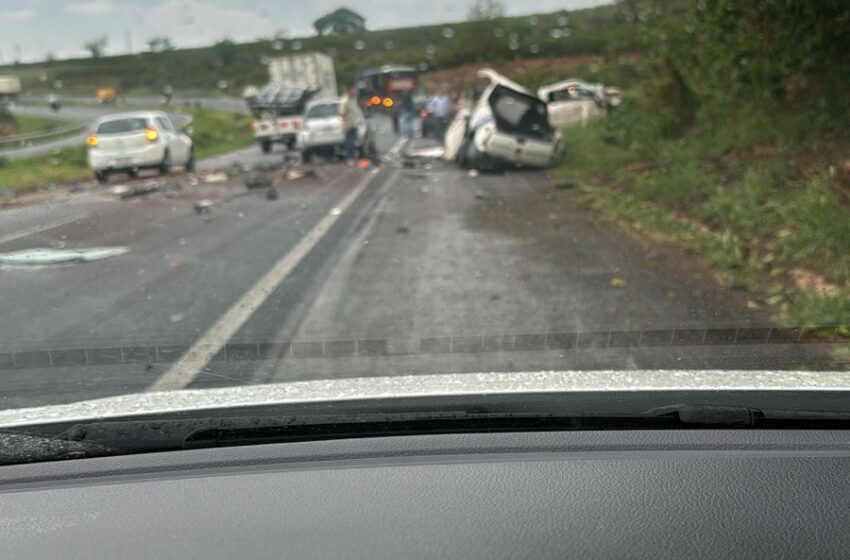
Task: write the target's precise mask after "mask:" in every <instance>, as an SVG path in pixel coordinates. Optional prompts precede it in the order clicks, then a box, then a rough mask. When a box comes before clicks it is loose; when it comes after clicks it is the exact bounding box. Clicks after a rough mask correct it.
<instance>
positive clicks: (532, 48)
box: [528, 45, 540, 54]
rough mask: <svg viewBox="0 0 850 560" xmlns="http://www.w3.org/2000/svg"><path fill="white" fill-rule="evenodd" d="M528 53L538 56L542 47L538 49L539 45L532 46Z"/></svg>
mask: <svg viewBox="0 0 850 560" xmlns="http://www.w3.org/2000/svg"><path fill="white" fill-rule="evenodd" d="M528 52H530V53H531V54H538V53H539V52H540V47H538V46H537V45H531V46H530V47H528Z"/></svg>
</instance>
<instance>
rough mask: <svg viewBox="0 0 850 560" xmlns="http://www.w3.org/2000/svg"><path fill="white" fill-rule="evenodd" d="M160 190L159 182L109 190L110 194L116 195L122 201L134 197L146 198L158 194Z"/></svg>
mask: <svg viewBox="0 0 850 560" xmlns="http://www.w3.org/2000/svg"><path fill="white" fill-rule="evenodd" d="M158 190H159V182H157V181H146V182H145V183H143V184H141V185H133V186H128V185H115V186H114V187H112V188H111V189H109V192H110V194H114V195H116V196H118V197H120V198H122V199H127V198H132V197H134V196H144V195H147V194H151V193H154V192H157V191H158Z"/></svg>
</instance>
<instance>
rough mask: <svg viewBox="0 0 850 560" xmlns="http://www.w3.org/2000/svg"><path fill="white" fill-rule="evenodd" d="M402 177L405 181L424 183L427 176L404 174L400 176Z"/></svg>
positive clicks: (423, 174) (422, 174)
mask: <svg viewBox="0 0 850 560" xmlns="http://www.w3.org/2000/svg"><path fill="white" fill-rule="evenodd" d="M402 177H404V178H405V179H410V180H413V181H416V180H421V181H424V180H425V179H427V178H428V175H427V174H425V173H404V174H402Z"/></svg>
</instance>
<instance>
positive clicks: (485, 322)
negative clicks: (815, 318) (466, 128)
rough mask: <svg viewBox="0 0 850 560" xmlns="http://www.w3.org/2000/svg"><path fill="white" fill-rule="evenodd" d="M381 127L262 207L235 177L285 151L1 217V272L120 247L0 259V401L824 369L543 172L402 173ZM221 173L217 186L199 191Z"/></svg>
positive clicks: (72, 196) (280, 175) (403, 166)
mask: <svg viewBox="0 0 850 560" xmlns="http://www.w3.org/2000/svg"><path fill="white" fill-rule="evenodd" d="M378 124H379V137H378V138H379V149H380V150H381V151H382V152H383V153H384V154H385V156H384V158H383V162H382V163H383V164H382V165H381V166H380V167H378V168H375V169H371V170H361V169H358V168H356V167H348V166H346V165H344V164H343V163H339V162H319V163H315V164H313V165H312V166H309V167H302V166H295V167H293V168H290V169H287V168H284V169H280V170H275V171H270V172H267V173H265V174H263V175H262V177H264V178H266V179H268V180H269V181H272V182H274V183H276V184H278V186H277V187H276V190H275V192H276V193H277V194H278V198H276V199H274V197H271V198H270V197H269V195H268V189H265V188H257V189H248V188H246V186H245V183H246V180H248V179H250V178H252V177H254V178H256V175H255V174H254V172H249V173H245V172H242V171H239V170H238V169H237V168H238V166H239V165H245V164H252V165H256V164H257V163H265V164H269V163H272V164H273V163H279V162H281V161H282V160H283V159H284V155H283V154H282V153H281V152H277V153H275V154H272V155H267V156H264V155H261V154H260V152H259V149H257V148H256V147H253V148H250V149H246V150H242V151H240V152H238V153H235V154H229V155H225V156H219V157H217V158H215V159H212V160H207V161H205V162H202V164H201V172H200V173H199V174H198V178H199V179H200V183H199V184H194V182H193V181H191V180H190V178H189V177H188V176H186V175H181V174H176V175H174V176H171V177H168V178H167V179H165V180H164V181H163V183H162V184H161V185H160V190H159V192H156V193H154V194H150V195H147V196H138V197H132V198H129V199H121V198H119V197H118V196H116V195H114V194H111V193H110V191H109V188H110V187H105V188H100V187H98V188H92V189H90V190H83V191H80V192H69V193H67V194H65V195H63V196H59V197H54V198H53V199H52V200H50V201H49V202H45V203H42V204H38V205H32V206H27V207H20V208H12V209H7V210H3V211H1V212H0V259H2V257H3V256H4V255H8V254H9V253H10V252H14V251H20V250H27V249H34V248H53V249H91V248H96V247H112V248H124V249H125V250H126V253H125V254H122V255H119V256H114V257H112V258H109V259H105V260H101V261H96V262H73V263H65V264H57V265H42V266H33V265H24V266H10V265H0V284H2V293H3V297H2V298H0V317H3V321H2V322H0V407H2V408H8V407H21V406H33V405H39V404H52V403H62V402H71V401H78V400H84V399H92V398H97V397H104V396H111V395H117V394H123V393H129V392H141V391H147V390H151V389H152V388H156V389H176V388H180V387H192V388H198V387H212V386H223V385H234V384H253V383H266V382H273V381H292V380H302V379H311V378H326V377H351V376H371V375H382V374H397V373H439V372H474V371H519V370H522V371H537V370H549V369H568V368H580V369H588V368H593V369H596V368H616V369H637V368H662V369H678V368H731V367H735V368H747V369H749V368H764V367H773V368H796V367H799V366H800V363H801V361H807V362H808V363H809V365H812V364H816V363H817V362H816V360H819V359H822V358H823V356H824V354H823V350H824V348H823V347H822V346H823V345H821V346H815V345H803V344H787V343H784V339H781V338H780V337H779V335H780V334H782V336H783V337H785V336H788V335H789V333H784V332H781V331H771V330H770V326H771V323H770V321H769V319H768V318H767V317H766V316H765V315H764V314H763V313H762V312H760V311H757V310H751V309H749V308H748V307H747V305H746V300H745V298H744V297H743V296H741V295H740V294H736V293H733V292H729V291H727V290H724V289H722V288H720V287H719V286H718V285H716V284H715V283H714V281H713V280H712V278H711V276H710V274H708V272H707V271H705V270H703V269H701V268H700V267H699V266H698V265H697V264H695V263H694V262H693V260H692V259H690V258H688V257H686V256H685V255H683V254H682V253H681V251H678V250H676V249H675V248H670V247H663V246H655V245H652V244H649V243H647V242H646V241H643V240H641V239H639V238H636V237H634V236H632V235H630V234H628V233H625V232H624V231H623V230H621V229H620V228H618V227H617V226H615V225H613V224H611V223H610V222H607V221H605V220H603V219H602V218H600V217H598V216H597V215H595V214H594V213H593V212H592V211H591V210H588V209H587V208H586V207H585V206H583V205H582V204H581V202H580V201H579V199H578V196H577V193H576V192H574V191H573V190H570V189H566V190H558V189H554V188H553V187H552V186H551V184H550V181H549V179H548V177H547V175H546V173H545V172H543V171H529V170H520V171H512V172H509V173H506V174H504V175H478V176H471V175H469V174H468V173H467V172H466V171H464V170H460V169H457V168H456V167H455V166H454V165H450V164H448V163H446V162H443V161H440V160H425V159H421V160H409V159H406V158H404V157H403V156H402V155H401V153H399V151H398V150H399V149H400V148H401V147H402V143H401V142H400V140H399V139H398V138H397V137H395V136H394V135H393V134H392V132H391V130H390V127H389V124H388V123H387V122H386V121H380V122H379V123H378ZM422 147H428V143H427V141H422V140H417V141H414V142H413V143H411V144H409V145H408V146H407V147H406V150H407V151H409V152H411V153H413V154H414V155H415V153H416V151H417V149H419V148H422ZM216 169H224V170H229V171H228V173H229V177H228V178H227V180H226V181H225V182H208V181H211V180H215V179H217V177H215V176H212V177H210V176H209V175H208V173H209V172H210V171H213V170H216ZM287 173H288V174H287ZM302 175H303V176H302ZM151 180H155V179H154V178H152V177H143V178H141V179H139V180H138V181H137V182H136V183H125V184H128V185H133V184H144V183H146V182H149V181H151ZM115 181H116V182H114V183H113V185H112V186H114V185H115V184H116V183H117V182H123V181H122V180H121V179H120V178H119V179H116V180H115ZM200 201H204V203H203V204H201V206H203V207H205V206H206V205H207V204H211V206H209V207H208V212H204V213H199V212H198V211H197V210H196V206H198V204H199V202H200ZM198 356H201V358H200V359H198ZM671 375H676V374H675V373H671Z"/></svg>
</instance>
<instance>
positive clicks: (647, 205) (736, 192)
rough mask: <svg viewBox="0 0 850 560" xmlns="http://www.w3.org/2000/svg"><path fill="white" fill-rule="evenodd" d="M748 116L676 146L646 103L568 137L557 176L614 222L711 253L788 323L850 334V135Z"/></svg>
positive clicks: (732, 282)
mask: <svg viewBox="0 0 850 560" xmlns="http://www.w3.org/2000/svg"><path fill="white" fill-rule="evenodd" d="M813 118H816V117H814V116H813V115H807V114H794V115H783V114H781V113H775V114H766V113H764V112H757V111H747V110H746V109H745V108H742V109H741V110H740V112H735V113H734V114H729V115H726V116H725V118H724V119H722V120H717V119H708V120H709V121H710V122H707V123H698V124H697V125H696V126H695V127H694V128H693V129H692V130H691V131H689V132H688V134H687V135H685V136H684V137H681V138H665V137H664V136H663V135H661V134H659V133H658V131H657V130H654V129H653V127H652V125H651V124H650V122H649V121H648V119H645V118H643V116H642V115H641V113H640V109H638V108H637V107H636V106H635V105H633V104H630V105H628V106H624V107H623V108H622V112H618V113H615V114H614V115H612V117H611V118H610V119H609V120H608V121H606V122H603V123H595V124H592V125H590V126H588V127H587V128H572V129H568V130H566V131H564V134H565V139H564V140H565V143H566V146H567V157H566V158H565V160H564V161H563V162H562V163H561V164H560V166H559V168H558V169H557V170H556V174H557V175H558V176H559V177H560V178H569V179H573V180H577V181H578V182H580V183H581V185H582V191H583V193H584V197H585V198H586V200H587V201H588V202H590V203H591V204H592V205H593V206H595V207H596V208H598V209H600V210H602V211H603V212H604V213H606V214H608V215H609V216H610V217H612V218H614V219H617V220H619V221H621V222H625V223H627V224H628V225H629V226H630V227H633V228H635V229H638V230H641V231H642V232H643V233H645V234H647V235H649V236H651V237H653V238H655V239H659V240H664V241H668V242H675V243H680V244H682V245H683V246H685V247H686V249H687V250H688V251H689V252H691V253H696V254H698V255H700V256H701V257H702V258H703V259H704V260H705V262H706V263H708V265H709V266H710V267H711V268H712V269H713V270H714V272H715V274H716V277H717V279H718V281H719V282H720V283H721V284H723V285H724V286H727V287H729V288H731V289H735V290H742V291H745V292H746V293H747V294H748V297H749V299H750V300H751V301H752V302H753V304H755V305H758V306H762V307H766V308H768V309H770V310H771V311H773V312H774V315H775V317H776V320H777V321H778V322H779V323H780V324H786V325H795V326H796V325H805V326H815V325H835V324H841V325H847V324H850V190H848V188H847V187H846V186H841V185H839V184H838V182H837V181H835V180H834V179H832V178H830V176H829V173H828V171H827V170H828V168H829V165H830V164H834V163H836V162H837V161H840V160H841V159H843V158H844V157H846V154H847V153H848V148H850V137H848V135H847V134H846V132H842V131H838V130H830V129H829V127H823V126H819V127H817V128H816V129H814V130H816V131H817V132H815V131H814V130H813V127H812V126H811V122H812V119H813Z"/></svg>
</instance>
